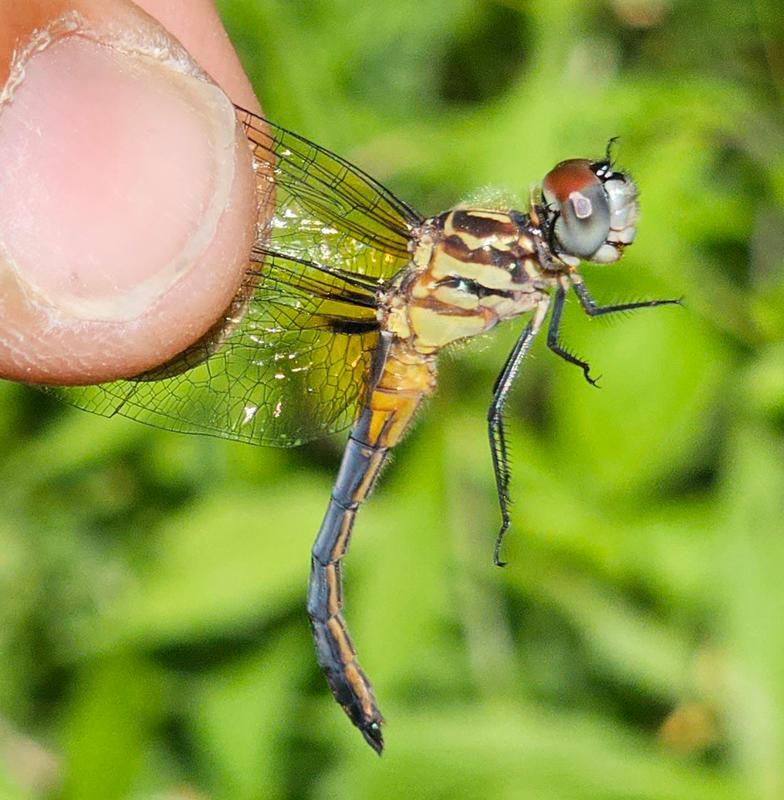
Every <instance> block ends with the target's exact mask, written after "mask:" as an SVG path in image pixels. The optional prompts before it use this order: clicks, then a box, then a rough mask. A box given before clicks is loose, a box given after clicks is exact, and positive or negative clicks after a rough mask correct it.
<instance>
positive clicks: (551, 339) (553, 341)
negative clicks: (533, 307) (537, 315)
mask: <svg viewBox="0 0 784 800" xmlns="http://www.w3.org/2000/svg"><path fill="white" fill-rule="evenodd" d="M565 300H566V290H565V289H564V287H563V285H559V286H558V289H557V290H556V292H555V302H554V303H553V312H552V314H550V325H549V327H548V329H547V346H548V347H549V348H550V350H552V351H553V352H554V353H555V354H556V355H557V356H560V357H561V358H562V359H564V361H568V362H569V363H570V364H574V365H575V366H577V367H580V369H581V370H582V371H583V375H584V376H585V380H587V381H588V383H590V384H591V386H598V385H599V384H598V378H597V379H595V378H592V377H591V368H590V366H589V365H588V362H587V361H583V360H582V359H580V358H577V356H575V355H572V353H570V352H569V351H568V350H565V349H564V348H563V347H561V345H560V344H559V342H558V331H559V329H560V327H561V312H562V311H563V307H564V302H565Z"/></svg>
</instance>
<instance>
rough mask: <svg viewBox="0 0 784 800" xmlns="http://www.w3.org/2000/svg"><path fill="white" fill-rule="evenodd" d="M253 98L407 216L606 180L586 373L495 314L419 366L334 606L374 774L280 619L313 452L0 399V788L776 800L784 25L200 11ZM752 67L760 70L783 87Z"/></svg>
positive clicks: (339, 0)
mask: <svg viewBox="0 0 784 800" xmlns="http://www.w3.org/2000/svg"><path fill="white" fill-rule="evenodd" d="M219 7H220V10H221V12H222V14H223V16H224V19H225V21H226V24H227V26H228V28H229V31H230V34H231V35H232V38H233V40H234V41H235V42H236V44H237V47H238V49H239V51H240V54H241V56H242V58H243V60H244V62H245V64H246V65H247V67H248V70H249V72H250V74H251V76H252V78H253V80H254V82H255V85H256V87H257V90H258V93H259V96H260V98H261V100H262V104H263V106H264V108H265V111H266V113H267V114H268V115H269V116H270V117H271V118H273V119H275V120H276V121H278V122H280V123H281V124H283V125H285V126H286V127H289V128H293V129H295V130H298V131H300V132H302V133H303V134H305V135H307V136H310V137H312V138H314V139H316V140H317V141H319V142H321V143H323V144H325V145H326V146H328V147H331V148H333V149H335V150H337V151H338V152H340V153H342V154H344V155H346V156H347V157H349V158H351V159H352V160H354V161H356V162H358V163H359V164H360V165H362V166H363V167H364V168H365V169H367V170H368V171H369V172H371V173H373V174H374V175H376V176H377V177H379V178H380V179H381V180H383V181H384V182H386V183H387V184H388V185H390V187H391V188H393V189H394V190H396V191H397V192H398V193H399V194H400V195H401V196H403V197H404V198H405V199H407V200H408V201H409V202H411V203H412V204H413V205H415V206H416V207H417V208H419V209H420V210H422V211H423V212H436V211H440V210H442V209H444V208H447V207H449V206H450V205H453V204H454V203H455V202H457V201H458V200H460V198H461V197H463V196H465V195H468V194H469V193H471V192H473V191H475V190H476V189H477V188H481V187H483V186H487V185H498V186H500V187H502V188H505V189H510V190H513V191H516V192H517V193H520V194H523V195H525V193H526V191H527V188H528V186H529V184H531V183H533V182H535V181H536V180H538V179H539V178H540V177H541V176H542V175H543V174H544V172H545V171H546V170H547V169H548V168H549V167H550V166H552V165H553V164H554V163H555V162H556V161H558V160H560V159H562V158H567V157H572V156H598V155H601V153H602V152H603V150H604V146H605V142H606V140H607V139H608V138H609V137H610V136H614V135H618V136H620V137H621V143H620V149H619V160H620V163H621V164H622V165H623V166H624V167H628V168H629V169H630V170H631V171H632V172H633V174H634V175H635V177H636V179H637V180H638V182H639V184H640V186H641V192H642V206H643V219H642V221H641V224H640V228H639V238H638V243H636V244H635V246H634V247H633V248H631V249H630V250H629V251H628V254H627V255H626V256H625V258H624V259H623V261H622V262H621V263H620V264H619V265H615V266H609V267H603V268H593V269H589V270H586V273H585V275H586V281H587V283H588V285H589V286H590V287H591V289H592V291H593V293H594V294H595V296H596V297H597V298H598V299H600V300H603V301H611V300H614V299H625V298H636V297H645V296H680V295H684V296H685V298H686V307H685V309H677V308H664V309H657V310H653V311H650V312H641V313H639V314H635V315H630V316H628V317H627V318H626V319H621V320H619V321H617V322H616V323H612V322H605V321H600V320H596V321H589V320H587V319H586V318H584V317H583V315H582V314H581V313H580V310H579V307H578V306H577V305H576V303H571V304H570V306H569V308H568V309H567V320H566V326H565V331H564V338H565V341H566V342H567V343H568V345H569V346H570V347H572V348H574V349H575V350H576V351H577V352H578V353H579V354H580V355H584V356H586V357H587V358H588V359H589V360H590V362H591V364H592V365H593V367H594V370H595V372H597V373H600V374H602V375H603V376H604V378H603V380H602V384H603V388H602V390H601V391H597V390H595V389H593V388H591V387H590V386H588V385H587V384H586V383H585V382H584V381H583V379H582V375H581V373H580V371H579V370H576V369H573V368H572V367H570V366H569V365H567V364H565V363H563V362H561V361H559V360H557V359H555V358H553V357H551V355H550V354H549V353H548V351H547V350H546V349H545V347H544V346H543V344H544V343H543V342H540V343H538V344H537V347H536V348H535V350H534V353H533V357H532V358H531V360H530V362H528V363H526V364H525V366H524V369H523V371H522V373H521V376H520V380H519V386H518V388H517V391H516V394H515V396H514V398H513V401H512V403H511V407H510V409H509V422H508V428H509V431H510V435H511V440H512V456H513V469H514V473H513V486H512V492H513V496H514V497H515V498H516V500H517V503H516V505H515V506H514V509H513V512H514V514H513V530H512V532H511V533H510V536H509V537H508V540H507V546H506V557H507V558H508V560H509V562H510V565H509V566H508V567H507V568H506V570H504V571H500V570H496V569H493V567H492V566H491V553H492V541H493V537H494V535H495V529H496V526H497V524H498V513H497V508H496V501H495V495H494V486H493V479H492V474H491V469H490V460H489V454H488V451H487V444H486V441H485V425H484V415H485V411H486V404H487V400H488V396H489V392H490V387H491V385H492V381H493V378H494V375H495V373H496V372H497V371H498V369H499V368H500V365H501V364H502V362H503V359H504V355H505V352H506V351H507V350H508V348H509V346H510V344H511V341H512V340H513V338H514V335H515V330H512V329H510V330H505V331H499V332H498V335H497V336H494V337H492V338H491V339H489V340H488V341H487V342H486V343H483V344H482V345H480V346H479V347H476V346H474V347H469V348H466V349H465V350H464V351H461V352H459V353H457V354H456V355H455V356H454V357H453V358H446V359H444V363H443V365H442V370H441V385H440V391H439V394H438V396H437V397H436V398H435V399H434V400H433V402H432V403H431V404H430V407H429V408H428V409H427V410H426V412H425V413H424V414H423V415H422V419H421V420H420V424H419V425H418V426H417V427H416V429H415V431H413V432H412V433H411V435H410V436H409V437H408V439H407V440H406V441H405V442H404V444H403V445H402V446H401V447H400V452H399V453H398V454H397V456H396V459H395V461H394V463H393V464H392V466H391V467H390V468H389V469H388V470H387V471H386V472H385V474H384V476H383V479H382V481H381V483H380V486H379V489H378V491H377V492H376V493H375V494H374V496H373V498H372V499H371V501H370V502H369V504H368V505H367V507H366V508H365V509H364V510H363V512H362V514H361V515H360V517H359V521H358V524H357V535H356V537H355V542H354V547H353V550H352V553H351V556H350V558H349V560H348V565H347V570H346V573H347V587H346V602H347V616H348V620H349V624H350V626H351V630H352V633H353V635H354V639H355V643H356V644H357V646H358V649H359V651H360V655H361V657H362V662H363V665H364V667H365V668H366V670H367V672H368V674H369V675H370V676H371V677H372V678H373V679H374V682H375V685H376V689H377V696H378V699H379V703H380V705H381V708H382V709H383V711H384V713H385V715H386V717H387V723H388V724H387V726H386V738H387V743H388V747H387V752H386V753H385V755H384V757H383V759H382V760H381V761H379V760H377V759H376V758H375V757H374V756H373V755H372V753H371V752H370V751H369V750H368V748H367V747H366V745H365V744H364V743H363V742H362V740H361V737H360V736H359V735H358V734H357V733H356V731H354V730H353V729H352V728H351V727H350V725H349V723H348V721H347V720H346V719H345V718H344V716H343V714H342V713H341V712H340V711H339V709H338V708H337V707H336V706H335V705H334V703H333V702H332V699H331V698H330V697H329V694H328V691H327V688H326V685H325V682H324V680H323V678H322V677H321V675H320V674H319V672H318V670H317V667H316V665H315V659H314V656H313V653H312V648H311V646H310V641H309V636H308V630H307V621H306V617H305V613H304V592H305V585H306V579H307V573H308V565H309V548H310V543H311V539H312V537H313V535H314V534H315V531H316V529H317V527H318V524H319V522H320V517H321V514H322V512H323V508H324V507H325V505H326V500H327V497H328V493H329V489H330V485H331V481H332V479H333V475H334V471H335V468H336V464H337V458H338V454H339V449H340V446H341V441H340V439H336V440H335V441H330V442H326V443H323V444H317V445H315V446H313V447H309V448H306V449H303V450H301V451H294V452H285V453H284V452H278V451H273V450H267V449H255V448H252V447H249V446H245V445H239V444H232V443H228V442H221V441H213V440H202V439H199V438H194V437H186V436H176V435H174V434H170V433H165V432H161V431H154V430H150V429H146V428H144V427H142V426H138V425H134V424H133V423H130V422H127V421H124V420H116V421H114V420H113V421H105V420H103V419H100V418H97V417H93V416H90V415H87V414H81V413H80V412H77V411H74V410H71V409H64V408H61V407H59V406H57V405H56V404H54V403H53V402H52V401H51V400H49V399H48V398H46V397H42V396H39V395H37V394H35V393H33V392H29V391H26V390H23V389H22V388H20V387H16V386H13V385H2V386H1V387H0V442H2V445H3V446H2V450H1V451H0V453H1V454H0V479H1V480H2V485H3V487H4V491H3V492H2V493H0V597H2V602H1V603H0V797H2V798H4V799H5V798H8V800H39V799H43V798H62V800H92V799H93V798H96V800H125V798H129V799H131V800H143V799H144V800H146V799H147V798H157V799H158V800H175V798H180V799H181V800H186V798H188V799H189V800H197V799H205V800H206V798H210V800H262V799H263V800H276V799H277V798H281V799H283V798H341V800H351V799H352V798H358V799H361V800H366V798H370V797H373V798H378V800H381V799H382V798H398V797H400V798H402V797H405V798H418V799H419V798H422V800H425V798H446V797H450V798H451V797H459V798H463V799H466V798H499V800H500V798H509V799H511V798H514V799H515V800H516V799H517V798H531V799H532V800H581V798H585V800H631V799H632V798H634V800H665V799H666V800H675V799H678V800H679V799H680V798H683V800H702V798H705V800H724V799H725V798H726V800H736V799H737V800H740V798H743V799H744V800H745V799H746V798H748V800H779V798H781V797H783V796H784V759H783V758H782V753H784V626H783V625H782V618H783V617H784V588H783V585H784V581H782V577H781V576H782V575H784V499H783V498H784V440H783V439H782V430H783V426H784V256H783V255H782V253H784V212H783V209H784V156H782V154H783V153H784V116H783V115H782V102H783V101H784V75H782V72H781V67H782V62H781V53H782V48H783V47H784V35H783V31H782V27H781V9H780V8H779V9H778V11H776V4H775V3H774V2H773V0H757V2H756V3H737V2H733V0H716V2H712V3H704V4H701V3H697V2H696V1H695V0H681V1H680V2H676V0H613V2H598V0H591V2H578V0H564V1H563V2H553V1H552V0H550V1H549V2H543V0H534V1H533V2H530V3H525V4H523V3H519V4H518V3H515V2H507V3H490V2H488V3H483V2H469V1H468V0H453V2H450V3H446V2H444V1H443V0H417V2H411V0H401V2H397V3H387V2H381V1H380V0H378V1H376V0H373V2H366V3H349V2H345V0H316V2H302V1H301V0H296V2H292V0H263V1H262V0H256V1H255V2H254V1H252V0H222V2H220V3H219ZM777 70H778V71H777Z"/></svg>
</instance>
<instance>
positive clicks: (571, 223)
mask: <svg viewBox="0 0 784 800" xmlns="http://www.w3.org/2000/svg"><path fill="white" fill-rule="evenodd" d="M542 197H543V199H544V202H545V207H544V213H545V214H546V216H547V218H548V219H547V224H548V227H549V230H550V232H551V235H550V244H551V247H552V249H553V251H554V252H555V253H556V255H557V256H558V257H559V258H560V259H562V260H563V261H566V262H567V263H569V264H571V265H573V266H577V264H579V262H580V260H581V259H585V260H586V261H593V262H595V263H598V264H608V263H610V262H612V261H617V260H618V259H619V258H620V257H621V255H622V253H623V248H624V247H626V246H627V245H630V244H631V243H632V242H633V241H634V236H635V234H636V232H637V228H636V224H637V219H638V217H639V206H638V204H637V187H636V186H635V184H634V181H632V179H631V178H630V177H629V176H628V175H626V174H625V173H623V172H615V171H614V170H613V167H612V163H611V162H610V160H609V158H608V159H605V160H603V161H588V160H586V159H581V158H573V159H570V160H568V161H562V162H561V163H560V164H558V165H557V166H556V167H555V168H554V169H552V170H551V171H550V172H549V173H548V174H547V175H546V176H545V179H544V181H543V182H542Z"/></svg>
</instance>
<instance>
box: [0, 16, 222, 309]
mask: <svg viewBox="0 0 784 800" xmlns="http://www.w3.org/2000/svg"><path fill="white" fill-rule="evenodd" d="M129 41H131V40H130V39H127V38H126V39H125V40H123V46H122V47H117V46H115V45H114V44H107V43H102V42H101V41H97V40H96V39H94V38H91V37H89V36H86V35H81V34H80V33H73V32H71V33H69V34H68V35H65V36H63V37H61V38H51V37H50V41H48V42H44V45H45V46H41V47H40V48H29V50H31V51H32V54H31V55H29V57H28V58H27V60H26V62H25V63H24V64H21V65H20V64H17V65H16V69H15V78H14V77H12V80H13V81H14V83H13V85H11V84H9V86H7V87H6V91H5V93H4V95H2V94H0V97H3V96H5V99H4V100H3V101H2V104H0V270H2V271H7V272H8V271H10V273H12V274H13V275H14V277H15V279H16V280H17V281H18V283H19V285H20V286H21V287H23V290H24V292H25V293H26V294H27V295H28V297H29V299H30V300H31V301H32V302H35V303H37V304H40V305H43V306H46V305H48V306H50V307H52V308H54V309H57V310H58V312H59V313H61V314H62V313H64V314H67V315H69V316H71V317H73V318H76V319H83V320H105V321H114V322H121V321H127V320H133V319H136V318H137V317H139V316H141V315H142V314H144V312H145V311H146V310H147V309H149V308H150V307H151V306H152V305H153V304H154V303H155V302H156V301H157V300H158V299H159V298H160V297H161V296H162V295H163V294H164V293H165V292H166V291H167V290H168V289H169V288H170V287H171V286H172V285H173V284H174V283H176V282H177V281H178V280H179V279H180V278H181V277H182V276H183V275H184V274H186V273H187V272H188V271H189V270H190V269H192V268H193V266H194V264H196V263H197V262H198V259H199V256H200V255H201V254H202V253H203V252H204V250H205V249H206V248H207V247H208V245H209V244H210V242H211V241H212V240H213V238H214V236H215V233H216V230H217V225H218V221H219V219H220V217H221V214H222V212H223V211H224V209H225V207H226V205H227V203H228V201H229V194H230V191H231V187H232V184H233V181H234V173H235V166H236V165H235V159H236V153H235V125H236V122H235V116H234V110H233V107H232V105H231V103H230V101H229V100H228V99H227V98H226V96H225V95H224V94H223V92H222V91H221V90H220V89H218V88H217V87H216V86H215V85H213V84H212V83H210V82H209V81H208V80H205V79H202V78H201V77H199V76H198V74H197V70H196V69H191V68H189V69H183V68H182V62H178V61H177V60H176V59H172V58H161V57H160V54H159V53H158V55H156V52H154V51H153V52H145V51H144V48H142V49H140V50H136V51H135V50H133V49H132V48H129V47H128V42H129Z"/></svg>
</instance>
